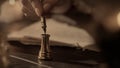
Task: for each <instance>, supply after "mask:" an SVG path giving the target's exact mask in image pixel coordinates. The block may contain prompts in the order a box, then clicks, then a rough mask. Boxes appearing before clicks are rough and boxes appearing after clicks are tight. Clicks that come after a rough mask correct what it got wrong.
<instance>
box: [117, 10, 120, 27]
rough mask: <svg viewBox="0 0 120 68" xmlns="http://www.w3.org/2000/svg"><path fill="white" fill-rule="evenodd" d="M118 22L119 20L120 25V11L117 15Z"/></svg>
mask: <svg viewBox="0 0 120 68" xmlns="http://www.w3.org/2000/svg"><path fill="white" fill-rule="evenodd" d="M117 22H118V26H120V12H119V13H118V15H117Z"/></svg>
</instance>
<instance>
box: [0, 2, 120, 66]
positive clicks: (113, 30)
mask: <svg viewBox="0 0 120 68" xmlns="http://www.w3.org/2000/svg"><path fill="white" fill-rule="evenodd" d="M51 1H54V0H51ZM119 3H120V2H119V0H114V1H113V0H58V1H57V2H56V3H55V5H54V7H53V8H52V9H51V10H49V11H48V13H47V14H46V22H47V33H48V34H50V35H51V36H50V42H51V45H52V46H62V47H63V46H65V47H76V48H80V49H82V51H81V50H80V53H79V52H75V55H73V54H72V52H71V51H72V50H70V51H69V50H68V51H67V53H68V56H69V55H70V56H71V55H73V56H74V57H71V58H75V56H78V54H79V55H83V54H84V52H86V50H88V51H87V54H89V55H90V56H89V55H88V57H89V60H88V57H87V60H86V58H84V57H86V56H87V55H86V54H84V57H80V56H78V57H77V58H84V59H85V61H87V62H85V63H88V61H90V62H89V63H92V62H91V58H92V61H93V56H91V55H94V58H96V57H97V58H96V59H98V57H99V61H98V60H97V61H96V59H95V60H94V61H95V62H96V63H98V64H99V63H100V65H99V67H97V68H106V67H105V66H106V63H108V64H109V65H110V67H111V68H112V66H113V67H114V68H119V61H118V60H119V58H118V55H119V54H118V51H119V47H118V45H119V44H120V43H119V29H120V4H119ZM27 4H29V3H27V2H26V5H27ZM24 8H25V10H27V13H26V14H25V13H24V12H23V9H24ZM3 25H4V26H5V27H1V34H2V33H3V32H2V29H3V28H4V29H5V31H7V37H8V38H7V39H8V41H9V43H12V44H10V45H11V46H10V48H9V49H10V50H11V52H12V51H13V52H14V51H16V50H20V48H21V49H23V50H22V51H23V52H26V53H25V54H28V53H35V52H32V51H33V50H32V48H33V49H34V51H35V50H37V51H36V54H37V52H38V50H39V47H38V45H40V39H41V34H42V33H43V31H42V28H41V27H42V24H41V20H40V18H38V17H37V16H36V14H35V12H34V11H33V10H32V9H31V8H29V7H25V5H23V3H22V0H0V26H3ZM16 41H17V43H16ZM18 42H19V43H18ZM13 45H15V46H13ZM27 45H29V46H27ZM35 45H36V46H35ZM26 49H27V50H26ZM29 49H30V50H31V51H30V50H29ZM25 50H26V51H25ZM56 50H57V48H56V49H54V51H55V52H57V51H56ZM84 50H85V51H84ZM74 51H76V50H74ZM20 52H21V50H20ZM23 52H22V53H23ZM64 52H65V49H64V48H63V49H60V53H58V54H60V55H62V56H64V55H65V54H66V52H65V53H64ZM82 52H83V53H82ZM91 53H92V54H91ZM93 53H94V54H93ZM115 53H116V54H115ZM58 54H57V55H58ZM98 54H99V55H100V56H99V55H98ZM21 55H22V56H23V54H21ZM101 55H102V56H101ZM113 55H114V58H113V57H112V56H113ZM26 56H29V55H26ZM62 56H61V57H62ZM55 57H58V56H55ZM103 57H104V58H103ZM71 58H68V59H71ZM61 59H66V58H61ZM61 59H60V60H61ZM30 60H31V59H30ZM100 60H103V61H100ZM75 61H77V60H75ZM79 61H81V59H79ZM83 61H84V60H83ZM113 61H114V62H113ZM69 62H70V61H69ZM73 63H74V62H73ZM82 63H83V62H82ZM104 63H105V64H104ZM114 63H115V64H114ZM56 64H57V63H56ZM64 66H66V65H65V64H63V67H62V68H67V67H64ZM68 66H69V65H68ZM71 66H72V64H71ZM53 67H54V65H53ZM73 67H74V66H73ZM33 68H34V67H33ZM76 68H77V66H76ZM78 68H79V66H78ZM83 68H84V67H83ZM88 68H89V67H88Z"/></svg>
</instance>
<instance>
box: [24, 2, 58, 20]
mask: <svg viewBox="0 0 120 68" xmlns="http://www.w3.org/2000/svg"><path fill="white" fill-rule="evenodd" d="M56 2H57V0H43V2H42V3H41V2H40V0H23V1H22V3H23V12H24V15H25V16H26V17H28V18H30V19H34V20H38V19H39V20H40V17H41V16H42V15H43V14H46V13H48V12H49V11H50V10H51V9H52V8H53V7H54V5H55V4H56Z"/></svg>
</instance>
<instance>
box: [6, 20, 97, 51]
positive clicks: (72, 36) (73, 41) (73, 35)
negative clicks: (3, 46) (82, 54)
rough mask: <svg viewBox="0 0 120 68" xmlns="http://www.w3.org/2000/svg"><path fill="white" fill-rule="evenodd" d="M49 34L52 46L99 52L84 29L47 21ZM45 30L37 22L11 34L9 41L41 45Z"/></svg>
mask: <svg viewBox="0 0 120 68" xmlns="http://www.w3.org/2000/svg"><path fill="white" fill-rule="evenodd" d="M47 33H48V34H50V42H51V43H50V45H58V46H70V47H81V48H85V49H90V50H93V51H99V49H98V48H97V46H95V45H94V40H93V38H92V37H91V36H90V35H89V34H88V33H87V32H86V31H85V30H83V29H80V28H77V27H75V26H70V25H68V24H66V23H62V22H59V21H56V20H54V19H47ZM41 34H43V30H42V28H41V23H40V22H36V23H34V24H33V25H30V26H28V27H26V28H24V29H22V30H20V31H16V32H13V33H11V34H9V36H8V37H9V40H19V41H21V42H23V43H24V44H31V45H32V44H40V39H41Z"/></svg>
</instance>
